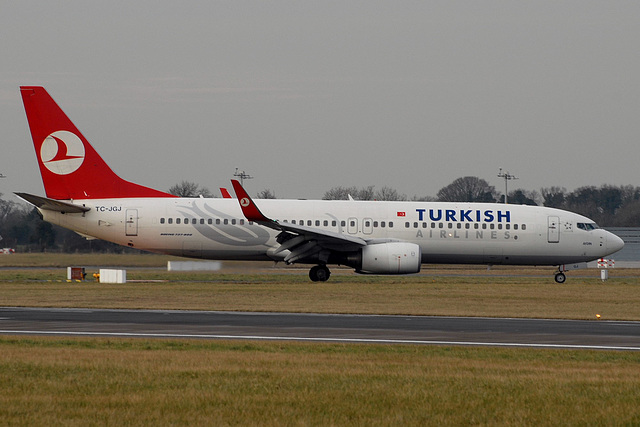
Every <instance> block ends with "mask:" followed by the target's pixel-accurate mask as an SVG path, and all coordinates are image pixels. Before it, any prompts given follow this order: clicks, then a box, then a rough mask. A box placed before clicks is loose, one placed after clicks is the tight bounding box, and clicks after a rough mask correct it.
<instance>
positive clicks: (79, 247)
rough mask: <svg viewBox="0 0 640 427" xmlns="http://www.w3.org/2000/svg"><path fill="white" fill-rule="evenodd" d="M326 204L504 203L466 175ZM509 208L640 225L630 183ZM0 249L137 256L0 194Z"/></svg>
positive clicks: (348, 192)
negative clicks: (423, 190)
mask: <svg viewBox="0 0 640 427" xmlns="http://www.w3.org/2000/svg"><path fill="white" fill-rule="evenodd" d="M169 192H170V193H171V194H174V195H177V196H181V197H200V196H202V197H213V193H212V192H211V191H209V190H208V189H207V188H205V187H202V186H200V185H198V184H195V183H192V182H189V181H182V182H181V183H179V184H176V185H175V186H173V187H171V188H170V189H169ZM256 196H257V198H258V199H274V198H276V195H275V192H274V191H272V190H270V189H264V190H262V191H260V192H259V193H257V195H256ZM322 198H323V199H324V200H348V199H349V198H352V199H354V200H388V201H393V200H396V201H406V200H413V201H441V202H485V203H496V202H497V203H500V202H502V203H503V202H504V194H501V193H500V192H499V191H497V190H496V188H495V187H494V186H493V185H490V184H489V183H488V182H487V181H486V180H484V179H481V178H478V177H475V176H465V177H461V178H458V179H456V180H454V181H453V182H452V183H451V184H449V185H446V186H444V187H442V188H441V189H440V190H439V191H438V193H437V194H436V196H435V197H434V196H413V197H408V196H407V195H406V194H404V193H402V192H400V191H398V190H396V189H394V188H391V187H382V188H380V189H376V188H375V187H374V186H366V187H360V188H358V187H353V186H351V187H342V186H338V187H333V188H331V189H329V190H327V191H326V192H325V193H324V196H323V197H322ZM507 202H508V203H509V204H525V205H538V206H547V207H553V208H559V209H563V210H568V211H572V212H576V213H579V214H582V215H584V216H586V217H589V218H591V219H593V220H594V221H596V222H597V223H598V224H599V225H600V226H602V227H640V187H634V186H632V185H623V186H614V185H602V186H600V187H595V186H585V187H580V188H577V189H575V190H573V191H567V189H566V188H564V187H546V188H541V189H540V191H528V190H525V189H521V188H518V189H515V190H512V191H510V192H509V194H508V195H507ZM0 238H1V239H0V247H12V248H16V249H18V250H19V251H21V252H25V251H32V252H42V251H62V252H137V251H136V250H134V249H130V248H124V247H121V246H118V245H115V244H113V243H109V242H104V241H101V240H86V239H85V238H83V237H81V236H79V235H78V234H76V233H74V232H72V231H70V230H67V229H64V228H61V227H58V226H55V225H52V224H50V223H48V222H45V221H43V220H42V219H41V218H40V215H39V213H38V211H37V210H36V209H35V208H33V207H31V206H28V205H25V204H21V203H16V202H14V201H11V200H5V199H3V198H2V194H1V193H0Z"/></svg>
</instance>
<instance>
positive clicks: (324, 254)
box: [231, 179, 367, 263]
mask: <svg viewBox="0 0 640 427" xmlns="http://www.w3.org/2000/svg"><path fill="white" fill-rule="evenodd" d="M231 183H232V185H233V189H234V191H235V192H236V197H237V198H238V201H239V203H240V208H241V209H242V213H243V214H244V216H245V218H247V220H249V221H253V222H256V223H258V224H260V225H263V226H265V227H269V228H271V229H274V230H279V231H280V234H278V236H277V237H276V240H277V242H278V243H280V247H279V248H278V249H277V250H276V251H275V252H274V253H273V254H274V255H278V254H280V253H282V252H284V251H286V250H288V251H289V254H288V255H287V256H285V258H284V261H285V262H287V263H293V262H296V261H299V260H303V259H313V260H314V261H320V262H327V260H328V257H329V255H330V254H331V252H333V251H336V252H349V251H354V250H356V249H358V248H361V247H363V246H366V245H367V242H366V241H365V240H363V239H361V238H359V237H354V236H346V235H344V234H341V233H336V232H333V231H328V230H323V229H320V228H314V227H306V226H304V225H296V224H289V223H288V222H278V221H275V220H273V219H271V218H268V217H267V216H265V215H264V214H263V213H262V212H261V211H260V209H259V208H258V206H257V205H256V204H255V202H254V201H253V200H252V199H251V197H250V196H249V194H247V192H246V191H245V189H244V188H243V187H242V185H241V184H240V182H238V181H237V180H235V179H233V180H231Z"/></svg>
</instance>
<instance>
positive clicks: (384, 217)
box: [41, 198, 623, 265]
mask: <svg viewBox="0 0 640 427" xmlns="http://www.w3.org/2000/svg"><path fill="white" fill-rule="evenodd" d="M74 204H77V205H84V206H86V207H88V208H91V209H90V211H88V212H85V213H66V214H62V213H59V212H54V211H51V210H41V212H42V214H43V217H44V219H45V220H46V221H49V222H52V223H54V224H58V225H60V226H63V227H66V228H69V229H72V230H74V231H76V232H78V233H81V234H83V235H87V236H92V237H96V238H99V239H103V240H107V241H110V242H114V243H118V244H121V245H124V246H130V247H134V248H137V249H142V250H146V251H151V252H157V253H164V254H171V255H177V256H185V257H192V258H205V259H220V260H231V259H233V260H282V259H283V258H284V257H285V256H286V254H287V251H284V252H280V253H277V254H275V252H276V250H277V248H278V247H279V246H280V245H279V244H278V243H277V242H276V240H275V237H276V235H277V234H278V231H276V230H272V229H270V228H266V227H264V226H261V225H258V224H255V223H251V222H249V221H247V220H246V219H244V216H243V213H242V211H241V209H240V207H239V205H238V200H237V199H204V198H195V199H192V198H137V199H136V198H123V199H100V200H82V201H74ZM259 205H260V209H261V210H262V212H263V213H264V214H265V215H266V216H268V217H270V218H272V219H274V220H276V221H278V222H281V223H282V222H283V221H287V222H289V223H294V222H295V224H297V225H304V226H307V227H312V228H315V229H321V230H328V231H331V232H335V233H340V234H343V235H346V236H355V237H359V238H361V239H364V240H365V241H367V242H370V241H376V240H381V241H384V240H395V241H404V242H411V243H415V244H417V245H419V246H420V248H421V251H422V262H423V263H465V264H520V265H561V264H569V263H578V262H584V261H590V260H594V259H597V258H600V257H604V256H606V255H608V254H610V253H613V252H615V251H617V250H619V249H620V248H622V246H623V243H622V240H621V239H620V238H618V237H617V236H615V235H613V234H612V233H609V232H607V231H605V230H602V229H598V228H596V227H595V224H594V223H593V221H591V220H589V219H588V218H586V217H584V216H581V215H578V214H574V213H571V212H567V211H562V210H559V209H552V208H545V207H538V206H523V205H504V204H488V203H441V202H376V201H324V200H259Z"/></svg>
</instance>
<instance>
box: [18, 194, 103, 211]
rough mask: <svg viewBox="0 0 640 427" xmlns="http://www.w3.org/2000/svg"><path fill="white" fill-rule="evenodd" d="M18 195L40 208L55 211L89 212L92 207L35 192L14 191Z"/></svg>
mask: <svg viewBox="0 0 640 427" xmlns="http://www.w3.org/2000/svg"><path fill="white" fill-rule="evenodd" d="M14 194H15V195H16V196H18V197H20V198H21V199H22V200H24V201H26V202H29V203H31V204H32V205H34V206H36V207H37V208H39V209H44V210H48V211H54V212H62V213H82V212H88V211H90V210H91V208H88V207H86V206H81V205H76V204H74V203H69V202H63V201H60V200H53V199H48V198H46V197H41V196H34V195H33V194H28V193H14Z"/></svg>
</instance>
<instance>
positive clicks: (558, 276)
mask: <svg viewBox="0 0 640 427" xmlns="http://www.w3.org/2000/svg"><path fill="white" fill-rule="evenodd" d="M555 279H556V283H564V282H566V281H567V276H565V274H564V273H562V272H558V273H556V276H555Z"/></svg>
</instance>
